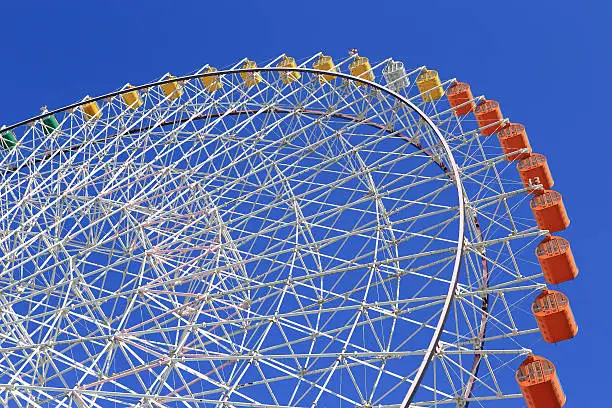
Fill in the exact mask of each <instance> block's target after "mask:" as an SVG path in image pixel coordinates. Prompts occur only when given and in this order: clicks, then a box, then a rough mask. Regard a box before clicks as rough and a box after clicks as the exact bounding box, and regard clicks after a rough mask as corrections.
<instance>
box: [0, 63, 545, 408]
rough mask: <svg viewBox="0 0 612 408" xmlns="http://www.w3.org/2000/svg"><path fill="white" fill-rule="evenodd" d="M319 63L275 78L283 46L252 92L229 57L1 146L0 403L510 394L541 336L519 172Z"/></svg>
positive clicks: (463, 133)
mask: <svg viewBox="0 0 612 408" xmlns="http://www.w3.org/2000/svg"><path fill="white" fill-rule="evenodd" d="M316 57H317V56H315V57H313V58H310V59H308V60H305V61H303V62H302V63H301V64H298V66H299V67H301V68H303V71H302V72H301V77H300V78H299V80H297V81H294V82H291V83H289V84H285V83H284V82H283V81H282V80H281V78H280V75H279V72H278V71H277V70H274V69H271V67H274V66H276V63H277V62H278V60H279V59H280V57H279V58H278V59H275V60H272V61H270V62H269V63H268V64H267V65H266V66H265V67H264V70H263V71H261V72H258V74H257V75H261V82H259V83H256V84H255V85H254V86H250V87H249V86H246V85H245V83H244V81H243V78H242V77H241V75H239V73H237V72H235V70H236V69H238V68H239V67H240V66H241V65H242V62H243V61H241V62H239V63H238V64H236V65H235V66H234V67H231V68H230V70H229V71H232V70H233V71H234V72H233V73H232V72H225V73H224V74H223V75H222V76H221V78H220V80H221V83H222V86H223V87H222V89H220V90H217V91H215V92H208V90H207V89H206V87H205V86H204V85H203V83H202V82H201V81H200V80H199V79H198V74H201V73H203V72H205V68H206V67H204V68H203V69H202V70H200V71H198V72H197V73H196V75H195V76H193V75H192V76H190V77H187V78H186V79H184V80H181V82H180V85H181V87H182V91H183V93H182V95H181V96H180V97H179V98H171V97H170V98H169V97H167V96H166V95H165V94H164V93H163V92H162V90H161V89H160V87H159V86H153V85H151V86H147V87H145V88H143V89H141V90H140V91H141V97H142V100H143V102H144V104H143V105H142V106H141V107H139V108H138V109H131V108H129V107H128V106H126V105H125V103H124V101H123V99H122V98H120V97H119V96H118V95H116V94H115V95H113V96H112V97H108V98H104V99H102V100H100V101H98V103H99V105H100V107H101V109H102V115H101V117H100V118H97V119H95V120H92V119H91V118H88V117H87V116H86V115H84V114H83V111H82V109H81V108H80V107H71V108H70V109H66V110H62V111H61V112H59V113H57V114H56V116H57V118H58V120H59V122H60V123H59V127H58V129H57V130H55V131H53V132H49V130H48V129H47V128H45V127H44V125H43V124H42V121H41V119H42V118H37V119H36V120H33V121H31V122H29V123H28V124H26V125H22V126H19V127H16V128H14V129H13V131H14V132H15V134H16V135H17V138H18V140H19V143H18V145H17V147H15V148H13V149H9V150H6V151H3V152H2V153H0V174H2V178H1V180H0V184H1V189H0V196H1V199H0V205H1V210H2V211H1V212H0V233H1V235H0V251H1V253H0V254H1V257H0V261H1V262H2V268H3V269H2V271H1V272H0V284H1V285H2V290H0V303H1V315H0V399H1V400H2V402H3V404H5V405H9V406H23V407H26V406H27V407H46V406H58V407H69V406H76V407H80V408H82V407H107V406H117V407H119V406H150V407H195V406H235V407H252V406H259V407H261V406H279V407H313V406H320V407H328V406H340V407H343V406H344V407H353V406H361V407H367V406H384V407H387V406H389V407H391V406H393V407H398V406H400V405H402V403H406V402H410V404H411V406H415V407H433V406H450V405H456V406H459V407H465V406H466V405H467V404H470V405H471V406H488V404H489V401H491V400H505V399H512V398H516V397H517V396H519V395H520V394H518V389H517V387H516V385H515V384H514V381H513V379H512V377H513V374H514V369H515V368H516V366H517V365H518V362H517V361H518V359H520V358H521V356H522V355H524V354H527V353H529V351H530V350H529V347H530V346H531V345H532V344H533V342H535V341H537V338H538V336H537V335H534V334H536V332H537V329H535V327H536V325H535V322H534V321H533V319H532V318H531V315H530V314H529V313H528V306H527V305H528V300H529V299H530V298H531V297H532V296H533V294H534V292H536V291H539V290H540V289H541V288H542V287H543V286H544V285H543V283H542V279H541V275H540V272H539V268H536V267H534V262H533V260H531V258H532V257H531V251H528V252H527V255H526V256H523V253H524V252H525V249H526V248H529V249H530V248H532V247H533V243H534V242H535V241H536V240H537V239H538V237H540V236H541V235H542V234H543V232H542V231H539V230H538V229H537V227H535V226H534V225H535V224H534V222H533V221H532V220H531V219H530V216H529V212H528V210H527V205H526V202H525V201H526V194H525V190H524V189H523V187H522V184H521V183H520V181H519V180H518V177H517V176H516V174H515V173H514V169H512V168H510V169H509V168H508V162H507V161H506V158H505V156H504V155H503V154H502V152H501V149H500V148H499V146H498V144H497V141H496V140H495V138H494V137H484V136H482V135H481V134H480V133H479V132H478V129H477V127H476V125H475V123H474V122H473V121H472V120H470V119H469V118H467V117H461V116H459V117H458V116H455V115H454V114H453V113H452V111H451V110H450V109H449V107H448V105H447V104H446V102H444V101H443V100H438V101H434V102H422V101H421V97H420V95H419V93H418V90H417V89H416V87H414V86H413V85H409V86H408V87H406V88H405V89H402V90H401V91H399V95H397V94H393V93H392V92H389V91H388V90H387V89H386V88H383V87H382V86H378V87H377V86H372V85H364V83H363V82H359V81H357V80H355V79H354V78H350V77H349V76H348V75H339V76H338V77H337V78H336V79H335V80H332V81H322V80H321V77H320V76H319V75H318V74H317V73H316V72H313V71H312V70H309V69H306V68H307V67H310V66H311V64H312V61H313V60H314V58H316ZM354 57H355V56H352V57H351V58H349V59H347V60H345V61H342V62H340V63H339V64H337V67H338V70H339V71H341V70H343V69H344V70H345V71H346V70H347V69H346V67H347V65H348V63H350V61H351V59H352V58H354ZM388 62H389V61H388V60H387V61H382V62H381V63H380V64H378V65H375V66H374V67H373V71H374V72H375V74H376V76H377V78H378V77H381V70H382V68H383V67H384V66H385V65H386V64H387V63H388ZM265 68H268V70H265ZM420 71H421V68H417V69H415V70H414V71H412V72H409V73H408V74H407V77H408V78H409V79H410V81H411V83H414V78H415V76H416V75H417V74H418V73H419V72H420ZM450 83H451V81H450V80H449V81H446V82H444V83H443V87H446V86H448V85H449V84H450ZM407 100H410V101H411V102H412V103H413V104H408V103H406V101H407ZM417 106H418V109H417V108H416V107H417ZM420 111H422V112H420ZM422 113H424V115H425V119H424V118H423V117H422V116H421V114H422ZM432 124H435V126H432ZM436 129H438V130H439V132H440V133H441V135H442V136H443V138H442V139H440V137H439V135H438V134H437V133H436V132H437V130H436ZM449 151H451V152H452V157H450V156H449ZM456 175H459V180H458V181H459V183H457V180H456V178H457V177H456ZM458 191H459V192H460V194H461V196H462V199H461V200H460V199H459V197H458V194H457V193H458ZM462 213H464V214H462ZM463 223H465V232H464V233H462V232H463V228H462V224H463ZM456 259H459V261H461V270H460V273H459V275H457V272H458V271H457V268H456V266H457V265H455V261H456ZM455 278H458V282H455V281H454V279H455ZM445 303H448V308H446V307H445ZM438 334H439V338H438V337H437V335H438ZM432 339H433V340H434V341H433V342H432ZM432 353H433V354H432ZM420 367H424V368H427V370H426V371H422V372H420V370H419V368H420ZM417 385H418V387H417ZM407 394H409V395H408V396H407ZM496 404H497V405H495V406H505V405H503V404H504V402H503V401H502V402H500V401H497V402H496ZM508 406H513V405H508Z"/></svg>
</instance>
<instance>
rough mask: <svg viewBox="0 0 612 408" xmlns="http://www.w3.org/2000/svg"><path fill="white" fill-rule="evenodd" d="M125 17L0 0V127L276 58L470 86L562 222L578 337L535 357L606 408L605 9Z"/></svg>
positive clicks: (137, 5) (363, 6) (198, 7)
mask: <svg viewBox="0 0 612 408" xmlns="http://www.w3.org/2000/svg"><path fill="white" fill-rule="evenodd" d="M124 3H128V2H125V1H117V0H105V1H97V2H94V1H82V0H81V1H68V0H63V1H58V2H52V1H40V0H38V1H3V2H1V3H0V4H1V5H0V16H1V17H2V29H1V33H2V34H1V35H0V52H1V53H2V58H1V59H0V61H1V63H0V84H1V90H2V97H1V98H0V124H1V123H5V124H11V123H14V122H17V121H20V120H23V119H25V118H28V117H30V116H33V115H35V114H37V113H38V112H39V107H40V106H41V105H43V104H46V105H48V106H49V108H59V107H61V106H64V105H66V104H69V103H71V102H74V101H76V100H80V99H81V98H83V96H85V95H86V94H90V95H99V94H102V93H106V92H109V91H112V90H115V89H118V88H120V87H121V86H122V85H123V84H124V83H125V82H128V81H129V82H131V83H134V84H138V83H143V82H148V81H150V80H153V79H155V78H158V77H159V76H161V75H162V74H164V73H166V72H168V71H170V72H172V73H176V74H185V73H189V72H192V71H194V70H195V69H197V68H198V67H200V66H202V65H203V64H205V63H211V64H213V65H216V66H219V67H223V66H227V65H229V64H231V63H233V62H235V61H237V60H239V59H241V58H242V57H249V58H251V59H255V60H256V61H257V60H259V61H265V60H268V59H270V58H272V57H274V56H276V55H278V54H280V53H283V52H286V53H287V54H289V55H293V56H296V57H300V58H301V57H305V56H308V55H311V54H313V53H315V52H318V51H325V52H326V53H329V54H331V55H334V56H336V55H338V56H343V55H346V52H347V50H348V49H350V48H358V49H359V53H360V54H361V55H364V56H369V57H371V58H372V59H374V60H381V59H383V58H386V57H395V58H396V59H398V60H403V61H405V63H406V64H407V65H408V66H420V65H427V66H428V67H430V68H436V69H438V70H439V71H440V72H441V74H442V76H444V77H457V78H459V79H461V80H464V81H467V82H470V83H471V85H472V87H473V89H476V90H477V92H478V93H486V95H487V96H489V97H491V98H493V99H496V100H499V101H500V102H501V103H502V107H503V111H504V114H505V115H506V116H509V117H511V118H513V119H514V120H515V121H519V122H521V123H524V124H525V125H526V126H527V130H528V133H529V136H530V139H531V141H532V144H533V145H534V147H535V149H536V150H537V151H539V152H541V153H544V154H546V155H547V156H548V157H549V162H550V167H551V170H552V171H553V175H554V177H555V181H556V189H558V190H559V191H560V192H562V194H563V195H564V201H565V203H566V206H567V209H568V211H569V215H570V218H571V220H572V225H571V226H570V228H569V229H568V230H567V231H566V232H564V233H563V236H564V237H566V238H567V239H569V240H570V242H571V244H572V248H573V251H574V255H575V257H576V259H577V262H578V266H579V268H580V275H579V277H578V279H577V280H575V281H573V282H569V283H567V284H564V286H563V288H562V290H563V291H564V292H565V293H567V294H568V295H569V297H570V301H571V303H572V308H573V310H574V314H575V316H576V318H577V320H578V323H579V326H580V332H579V335H578V336H577V337H576V338H575V339H573V340H572V341H571V343H568V344H562V345H559V346H548V347H547V348H546V350H542V351H544V353H542V354H544V355H546V356H547V357H549V358H550V359H551V360H553V362H554V363H555V364H556V366H557V368H558V370H559V375H560V377H561V380H562V384H563V387H564V389H565V391H566V393H567V394H568V396H569V401H568V404H567V407H569V408H573V407H580V408H588V407H605V406H610V402H609V401H610V395H608V394H607V392H606V390H608V389H609V386H610V380H612V372H611V370H612V350H611V348H610V344H611V340H610V339H611V337H612V324H611V323H612V318H611V317H610V315H611V307H610V298H611V296H610V289H611V286H612V268H610V266H609V263H608V262H607V261H608V255H610V254H611V252H612V251H611V250H610V239H609V236H610V233H611V230H612V221H611V220H610V216H609V214H608V213H607V210H608V209H609V208H611V206H610V205H609V204H607V200H610V199H612V193H611V191H610V188H611V184H612V183H611V182H610V164H611V160H610V158H609V154H610V152H612V136H611V135H610V133H611V132H610V128H611V123H610V121H609V118H610V116H611V114H610V108H611V107H612V106H611V103H610V100H611V99H612V98H611V92H612V89H611V88H612V87H611V86H610V79H609V77H610V73H612V69H611V68H612V67H611V65H612V64H611V61H612V57H611V55H610V49H611V48H610V41H611V40H612V28H611V27H612V24H611V23H610V21H611V20H612V6H611V5H610V3H609V2H607V1H580V2H577V1H576V2H569V1H538V0H531V1H523V0H520V1H518V0H512V1H505V2H502V1H468V0H465V1H462V2H458V1H441V2H434V1H420V2H418V4H417V2H412V1H410V2H409V1H406V0H404V1H394V2H391V1H368V2H364V1H353V2H340V1H333V0H326V1H319V0H309V1H307V2H305V1H304V2H303V1H293V2H290V1H267V2H263V1H261V2H260V1H235V2H222V1H217V2H214V4H215V5H214V6H213V5H206V4H208V3H209V2H208V1H175V2H169V1H159V0H149V1H146V2H144V1H142V2H130V5H125V4H124ZM210 3H212V2H210ZM221 4H223V5H221ZM459 4H462V5H461V6H460V5H459ZM502 4H503V5H502ZM543 344H544V343H541V344H540V347H541V348H542V347H546V346H545V345H543ZM538 351H540V350H538Z"/></svg>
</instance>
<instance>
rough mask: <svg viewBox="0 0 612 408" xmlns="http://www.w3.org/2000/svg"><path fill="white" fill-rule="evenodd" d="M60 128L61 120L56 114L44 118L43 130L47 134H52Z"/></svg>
mask: <svg viewBox="0 0 612 408" xmlns="http://www.w3.org/2000/svg"><path fill="white" fill-rule="evenodd" d="M57 128H59V122H58V121H57V119H56V118H55V115H49V116H47V117H45V118H43V120H42V130H43V132H44V133H45V135H50V134H51V133H53V131H55V130H56V129H57Z"/></svg>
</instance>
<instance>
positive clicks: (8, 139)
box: [0, 130, 17, 149]
mask: <svg viewBox="0 0 612 408" xmlns="http://www.w3.org/2000/svg"><path fill="white" fill-rule="evenodd" d="M15 146H17V139H16V138H15V134H14V133H13V132H11V131H10V130H7V131H6V132H2V137H0V147H2V148H3V149H12V148H13V147H15Z"/></svg>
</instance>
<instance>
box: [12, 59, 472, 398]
mask: <svg viewBox="0 0 612 408" xmlns="http://www.w3.org/2000/svg"><path fill="white" fill-rule="evenodd" d="M282 71H285V72H304V73H309V74H315V75H332V76H335V77H338V78H342V79H347V80H350V81H354V82H358V83H361V84H364V85H367V86H369V87H371V88H374V89H377V90H379V91H381V92H384V93H386V94H388V95H390V96H392V97H394V98H395V99H397V100H398V101H400V102H401V103H402V104H404V105H405V106H408V107H409V108H410V109H412V110H413V111H414V112H415V113H416V114H417V115H419V117H420V118H421V119H422V120H423V121H424V122H425V123H427V125H428V126H429V127H430V128H431V129H433V131H434V133H435V135H436V137H437V138H438V140H439V141H440V144H441V145H442V147H443V149H444V152H445V154H446V156H447V157H448V162H449V164H450V168H449V173H450V174H451V175H452V178H453V181H454V184H455V187H456V188H457V197H458V207H459V234H458V236H457V252H456V255H455V261H454V264H453V273H452V276H451V278H450V280H449V282H450V284H449V289H448V292H447V294H446V299H445V300H444V305H443V307H442V310H441V312H440V317H439V319H438V323H437V325H436V328H435V330H434V333H433V336H432V338H431V341H430V343H429V345H428V347H427V350H426V352H425V355H424V357H423V360H422V361H421V365H420V366H419V368H418V370H417V373H416V375H415V377H414V379H413V380H412V382H411V384H410V388H409V389H408V392H407V393H406V396H405V397H404V400H403V401H402V404H401V408H408V407H409V406H410V404H411V403H412V401H413V399H414V396H415V394H416V392H417V390H418V388H419V386H420V385H421V382H422V381H423V377H424V376H425V372H426V371H427V368H428V367H429V363H430V362H431V360H432V358H433V356H434V354H435V351H436V348H437V346H438V343H439V342H440V337H441V336H442V330H443V328H444V325H445V323H446V319H447V317H448V314H449V312H450V308H451V304H452V302H453V300H454V297H455V292H456V289H457V284H458V281H459V271H460V269H461V260H462V257H463V250H464V235H465V202H464V193H463V185H462V184H461V178H460V173H459V168H458V166H457V163H456V162H455V159H454V157H453V153H452V151H451V149H450V146H449V145H448V143H447V141H446V139H445V138H444V136H442V133H441V132H440V129H438V127H437V126H436V125H435V124H434V122H433V121H432V120H431V118H430V117H429V116H427V115H426V114H425V113H424V112H423V111H421V110H420V109H419V108H418V107H417V106H416V105H415V104H414V103H412V102H411V101H410V100H408V99H407V98H405V97H403V96H402V95H400V94H398V93H397V92H395V91H392V90H390V89H388V88H387V87H385V86H383V85H381V84H378V83H376V82H372V81H368V80H366V79H363V78H359V77H355V76H353V75H350V74H345V73H342V72H332V71H324V70H318V69H313V68H304V67H290V68H283V67H257V68H245V69H230V70H219V71H215V72H207V73H199V74H191V75H185V76H180V77H175V78H170V79H165V80H162V81H156V82H151V83H148V84H144V85H138V86H134V87H132V88H128V89H124V90H120V91H115V92H111V93H107V94H105V95H101V96H97V97H94V98H90V99H87V100H84V101H81V102H76V103H73V104H71V105H68V106H65V107H63V108H60V109H55V110H52V111H47V112H44V113H42V114H40V115H37V116H34V117H32V118H30V119H27V120H24V121H21V122H18V123H15V124H13V125H11V126H7V127H6V128H5V129H3V130H4V131H8V130H12V129H14V128H17V127H19V126H23V125H27V124H28V123H31V122H34V121H36V120H39V119H43V118H45V117H47V116H49V115H53V114H56V113H60V112H63V111H65V110H69V109H74V108H77V107H79V106H82V105H85V104H87V103H91V102H95V101H99V100H103V99H107V98H112V97H114V96H118V95H121V94H123V93H127V92H131V91H138V90H141V89H147V88H151V87H154V86H159V85H163V84H167V83H172V82H178V81H188V80H191V79H197V78H202V77H208V76H222V75H236V74H240V73H253V72H282ZM477 366H478V364H476V367H477Z"/></svg>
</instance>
